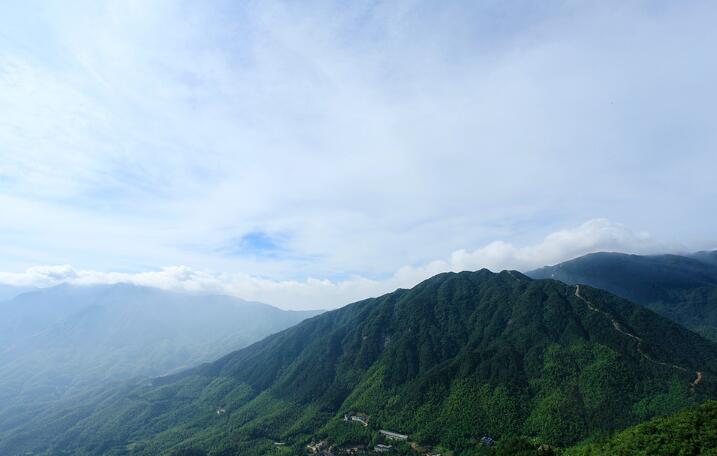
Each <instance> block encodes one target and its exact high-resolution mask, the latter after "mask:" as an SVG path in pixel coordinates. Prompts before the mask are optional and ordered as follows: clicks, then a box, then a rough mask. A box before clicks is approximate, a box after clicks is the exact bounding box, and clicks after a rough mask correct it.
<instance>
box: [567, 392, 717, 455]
mask: <svg viewBox="0 0 717 456" xmlns="http://www.w3.org/2000/svg"><path fill="white" fill-rule="evenodd" d="M564 454H565V455H566V456H601V455H604V456H617V455H626V456H627V455H630V456H632V455H644V456H660V455H664V456H682V455H685V456H686V455H694V454H701V455H717V402H715V401H708V402H705V403H704V404H702V405H700V406H699V407H695V408H691V409H689V410H684V411H680V412H678V413H676V414H674V415H671V416H667V417H662V418H656V419H654V420H652V421H649V422H647V423H643V424H639V425H637V426H634V427H631V428H629V429H627V430H625V431H622V432H619V433H617V434H615V435H614V436H612V437H610V438H609V439H605V440H601V441H599V442H596V443H592V444H589V445H582V446H577V447H574V448H570V449H568V450H566V451H565V452H564Z"/></svg>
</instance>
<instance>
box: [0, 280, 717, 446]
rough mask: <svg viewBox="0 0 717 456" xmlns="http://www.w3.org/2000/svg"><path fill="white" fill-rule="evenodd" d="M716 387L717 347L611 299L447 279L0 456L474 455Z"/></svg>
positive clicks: (370, 303)
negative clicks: (428, 451) (183, 454)
mask: <svg viewBox="0 0 717 456" xmlns="http://www.w3.org/2000/svg"><path fill="white" fill-rule="evenodd" d="M715 379H717V345H715V344H714V343H712V342H710V341H707V340H705V339H703V338H702V337H700V336H698V335H696V334H694V333H692V332H690V331H688V330H686V329H684V328H682V327H681V326H679V325H676V324H675V323H673V322H671V321H669V320H667V319H665V318H663V317H661V316H659V315H657V314H655V313H653V312H651V311H650V310H647V309H645V308H642V307H640V306H636V305H634V304H632V303H630V302H628V301H625V300H623V299H621V298H618V297H616V296H614V295H611V294H609V293H606V292H603V291H600V290H597V289H593V288H590V287H584V286H582V287H579V290H578V289H577V288H576V287H574V286H567V285H565V284H563V283H561V282H557V281H553V280H531V279H529V278H528V277H526V276H524V275H522V274H520V273H517V272H508V271H504V272H502V273H500V274H494V273H491V272H489V271H487V270H482V271H478V272H464V273H459V274H454V273H446V274H440V275H438V276H435V277H433V278H431V279H429V280H427V281H425V282H423V283H421V284H419V285H418V286H416V287H415V288H413V289H411V290H397V291H395V292H393V293H389V294H387V295H385V296H382V297H380V298H375V299H368V300H365V301H360V302H357V303H354V304H351V305H348V306H346V307H344V308H342V309H339V310H336V311H332V312H327V313H325V314H322V315H320V316H317V317H314V318H311V319H309V320H306V321H304V322H302V323H301V324H299V325H297V326H295V327H292V328H289V329H287V330H285V331H283V332H281V333H278V334H275V335H273V336H270V337H268V338H266V339H264V340H262V341H261V342H258V343H256V344H253V345H251V346H250V347H247V348H245V349H242V350H240V351H237V352H235V353H232V354H230V355H228V356H226V357H224V358H222V359H220V360H218V361H216V362H213V363H210V364H206V365H203V366H201V367H199V368H196V369H193V370H188V371H185V372H182V373H180V374H177V375H173V376H168V377H163V378H159V379H155V380H153V381H152V382H143V383H133V384H127V385H125V386H124V387H122V388H108V389H106V390H104V391H102V392H100V393H95V394H91V395H86V396H84V397H82V398H76V399H75V400H74V401H73V402H71V403H67V404H65V405H64V406H62V407H57V408H55V409H54V410H52V411H51V412H50V413H47V414H45V415H43V416H37V417H35V418H34V419H33V420H32V421H31V422H29V423H24V424H22V425H19V426H17V427H15V428H14V429H10V430H7V431H6V432H4V433H3V434H1V435H0V453H2V454H22V453H24V452H27V451H35V452H36V453H39V454H42V453H43V452H44V453H46V454H114V455H120V454H137V455H140V454H141V455H157V454H168V455H169V454H173V453H175V452H178V451H180V450H182V449H184V450H188V449H195V450H196V451H197V454H202V453H206V454H209V455H234V454H241V455H266V454H304V453H305V451H306V449H305V447H306V445H307V444H309V443H311V442H312V441H313V442H322V441H323V442H326V445H332V446H333V450H332V451H334V452H336V453H339V452H341V451H342V449H347V448H349V447H354V446H357V445H365V448H368V449H371V448H372V447H371V445H373V444H376V443H378V442H381V441H382V439H383V438H382V437H380V434H378V431H379V430H381V429H385V430H390V431H393V432H397V433H401V434H405V435H407V441H406V442H403V443H402V442H392V441H391V442H389V441H385V442H384V443H386V444H392V445H394V450H395V451H397V452H399V453H400V452H403V453H407V454H408V453H410V452H413V451H414V450H413V449H411V448H410V446H409V445H410V444H411V442H413V443H414V446H416V447H417V448H418V446H419V445H420V447H421V448H433V451H435V452H444V453H445V454H451V453H447V451H451V452H452V454H454V455H471V454H479V453H480V452H481V451H483V450H482V449H481V448H483V446H482V444H481V443H480V439H481V438H482V437H484V436H485V437H490V438H492V439H496V440H499V441H505V440H506V439H509V438H511V437H514V436H525V437H533V438H537V439H539V440H540V441H542V442H545V443H549V444H551V445H555V446H562V447H565V446H569V445H572V444H575V443H578V442H580V441H581V440H583V439H585V438H589V437H593V438H594V437H600V436H602V435H606V434H608V433H610V432H612V431H614V430H617V429H623V428H626V427H628V426H630V425H633V424H636V423H639V422H641V421H644V420H646V419H650V418H652V417H654V416H658V415H663V414H667V413H672V412H675V411H677V410H679V409H681V408H683V407H685V406H689V405H694V404H698V403H700V402H701V401H703V400H705V399H707V398H714V397H717V383H715ZM349 413H356V414H360V416H363V417H365V418H362V419H365V421H366V422H367V425H366V426H364V425H363V424H361V423H358V422H356V421H344V420H343V417H344V415H345V414H349ZM63 452H64V453H63ZM178 454H179V453H178Z"/></svg>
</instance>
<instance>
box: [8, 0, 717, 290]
mask: <svg viewBox="0 0 717 456" xmlns="http://www.w3.org/2000/svg"><path fill="white" fill-rule="evenodd" d="M715 5H717V4H715V3H714V2H700V1H687V2H681V3H680V5H679V6H678V5H667V4H665V5H659V6H654V5H650V6H648V5H645V4H642V3H638V4H635V3H629V4H626V3H625V2H610V1H607V2H597V3H593V4H588V3H579V2H578V3H566V2H555V3H551V2H541V3H540V4H539V5H536V6H535V7H534V8H530V9H529V11H526V9H525V8H524V7H523V6H524V5H520V4H514V3H512V2H510V1H508V2H458V3H455V4H454V3H450V2H440V3H435V2H423V1H420V0H419V1H406V2H404V1H395V2H378V3H377V2H372V1H365V2H364V1H361V0H358V1H355V2H353V1H352V2H348V3H346V2H341V3H340V4H339V3H331V2H311V1H309V2H302V3H301V4H298V3H292V2H280V1H278V2H275V1H268V2H251V1H250V2H224V1H222V0H220V1H217V2H168V1H158V2H152V1H146V2H145V1H141V2H137V1H135V2H94V1H82V0H78V1H74V2H66V1H54V2H53V1H47V2H39V3H35V2H3V3H2V5H0V30H2V33H1V34H0V107H1V109H0V208H1V209H2V210H1V211H0V240H1V242H0V269H5V270H23V269H27V268H29V267H31V266H33V265H38V264H66V263H67V264H74V265H83V267H84V268H87V269H92V270H128V271H144V270H150V269H151V270H156V269H158V268H159V266H161V265H168V264H170V265H176V264H186V265H191V266H192V268H193V270H208V271H226V272H227V273H236V274H239V275H240V274H241V273H242V272H244V271H251V274H253V275H256V276H261V277H267V278H269V279H271V280H274V281H276V282H277V283H283V282H284V281H287V280H288V281H289V283H293V282H291V281H292V280H296V281H297V282H296V283H298V284H305V283H306V282H307V279H308V278H309V277H328V276H333V275H334V274H340V275H342V276H345V275H348V276H358V277H376V276H384V275H386V274H392V273H393V272H394V271H398V270H400V269H401V267H402V266H403V265H406V264H410V265H417V264H418V265H423V264H430V262H431V261H432V260H433V259H435V258H442V257H443V256H444V255H446V252H453V251H457V250H459V249H461V248H467V247H471V248H472V247H473V246H480V245H486V247H485V250H484V249H480V250H479V251H477V252H471V253H465V254H464V253H457V254H456V258H455V259H446V260H445V261H446V262H447V263H455V264H459V263H461V262H463V263H465V265H467V266H468V265H476V264H479V263H483V262H485V263H486V264H488V265H496V266H500V265H502V264H507V263H509V262H511V261H515V262H517V263H518V264H528V263H530V261H529V257H530V255H531V254H532V253H531V252H527V251H523V250H522V249H520V248H519V247H515V248H514V249H515V250H514V251H513V250H512V248H511V247H510V245H502V244H495V245H491V246H488V243H489V242H490V241H491V240H493V239H503V240H505V241H506V242H507V241H509V242H510V243H512V244H513V245H515V246H519V245H532V244H536V243H537V241H538V239H537V238H536V237H535V234H534V233H544V232H548V231H551V230H554V229H556V228H557V227H561V226H572V225H575V224H577V223H579V222H581V221H584V220H587V219H589V218H592V217H595V216H596V214H599V215H600V216H603V217H606V218H609V219H611V220H621V221H624V222H625V223H627V224H628V225H630V226H641V227H646V228H649V229H650V230H651V232H653V233H654V234H655V235H656V236H659V237H660V238H661V239H667V240H669V241H675V240H677V241H679V242H684V243H687V244H689V245H690V246H692V247H694V248H696V249H697V248H700V247H703V246H706V245H713V244H714V241H715V239H714V233H715V227H716V226H717V211H714V210H712V208H713V206H714V201H715V200H717V186H714V185H711V183H712V180H714V179H713V170H714V169H715V168H717V155H715V153H714V151H715V150H716V149H717V137H716V136H715V132H716V131H717V123H716V122H717V116H714V115H713V111H714V106H715V105H717V91H714V90H711V87H712V86H713V81H714V80H717V60H715V59H714V58H712V54H713V52H714V51H713V49H712V47H713V46H711V43H713V42H715V41H716V40H717V29H716V28H715V27H714V20H713V18H714V17H715V13H716V12H717V9H716V6H715ZM253 232H259V233H268V234H269V235H272V234H274V235H276V236H278V237H281V239H282V240H284V242H283V244H282V255H276V256H275V257H273V258H270V259H267V258H255V257H252V256H251V255H242V254H241V252H239V254H237V255H228V254H227V252H231V251H233V249H231V248H226V247H227V246H228V245H230V244H231V242H232V241H233V240H236V239H241V238H242V236H244V235H245V234H247V233H253ZM544 255H545V256H546V257H549V255H548V254H547V253H545V254H544ZM451 267H452V266H451ZM328 288H330V289H332V290H333V289H336V288H335V287H334V288H331V287H328ZM300 289H301V290H304V289H305V288H300ZM306 293H308V292H306ZM337 293H338V292H337ZM332 296H333V295H332ZM336 296H339V294H336ZM331 299H334V298H331ZM337 299H338V298H337ZM332 302H334V301H332Z"/></svg>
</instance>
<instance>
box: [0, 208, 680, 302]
mask: <svg viewBox="0 0 717 456" xmlns="http://www.w3.org/2000/svg"><path fill="white" fill-rule="evenodd" d="M675 249H676V247H675V246H667V245H664V244H661V243H659V242H657V241H655V240H654V239H653V238H652V237H651V236H650V235H649V234H647V233H643V232H634V231H632V230H630V229H629V228H627V227H625V226H624V225H621V224H618V223H612V222H610V221H608V220H604V219H597V220H591V221H588V222H586V223H584V224H582V225H580V226H578V227H575V228H572V229H566V230H561V231H558V232H555V233H551V234H549V235H548V236H546V237H545V238H544V239H543V240H542V241H541V242H539V243H537V244H535V245H528V246H522V247H518V246H515V245H512V244H510V243H507V242H503V241H496V242H492V243H490V244H488V245H486V246H484V247H481V248H479V249H476V250H473V251H471V252H467V251H465V250H458V251H456V252H454V253H453V254H452V255H450V257H449V259H446V260H436V261H432V262H429V263H427V264H425V265H423V266H420V267H410V266H404V267H402V268H399V269H398V270H397V271H396V272H395V273H394V274H392V275H391V276H390V277H388V278H386V279H383V280H371V279H367V278H365V277H360V276H355V277H350V278H347V279H344V280H338V281H332V280H328V279H316V278H309V279H306V280H302V281H296V280H271V279H266V278H260V277H255V276H251V275H248V274H241V273H215V272H209V271H199V270H194V269H192V268H189V267H186V266H172V267H165V268H161V269H160V270H156V271H149V272H140V273H120V272H98V271H91V270H78V269H75V268H73V267H71V266H69V265H62V266H36V267H32V268H29V269H28V270H27V271H25V272H20V273H8V272H2V273H0V284H7V285H15V286H36V287H47V286H52V285H57V284H60V283H70V284H75V285H97V284H111V283H132V284H136V285H143V286H150V287H157V288H162V289H167V290H177V291H186V292H193V293H221V294H229V295H234V296H238V297H241V298H243V299H248V300H257V301H263V302H267V303H270V304H274V305H277V306H279V307H282V308H287V309H315V308H334V307H338V306H341V305H344V304H347V303H349V302H353V301H356V300H359V299H363V298H367V297H371V296H378V295H380V294H383V293H386V292H389V291H393V290H394V289H396V288H409V287H412V286H414V285H416V284H417V283H418V282H420V281H422V280H424V279H426V278H428V277H430V276H433V275H435V274H438V273H440V272H445V271H463V270H476V269H481V268H488V269H491V270H494V271H499V270H502V269H518V270H523V271H527V270H530V269H533V268H537V267H540V266H544V265H548V264H554V263H557V262H561V261H565V260H568V259H571V258H575V257H577V256H580V255H584V254H587V253H591V252H597V251H622V252H630V253H655V252H658V251H661V252H664V251H673V250H675Z"/></svg>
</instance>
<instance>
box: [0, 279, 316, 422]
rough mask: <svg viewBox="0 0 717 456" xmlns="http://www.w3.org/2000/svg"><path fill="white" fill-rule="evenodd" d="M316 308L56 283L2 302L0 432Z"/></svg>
mask: <svg viewBox="0 0 717 456" xmlns="http://www.w3.org/2000/svg"><path fill="white" fill-rule="evenodd" d="M316 313H317V312H288V311H283V310H280V309H277V308H275V307H271V306H269V305H266V304H261V303H256V302H247V301H243V300H241V299H237V298H232V297H229V296H198V295H188V294H182V293H172V292H168V291H163V290H159V289H154V288H144V287H137V286H132V285H111V286H91V287H74V286H67V285H62V286H58V287H54V288H49V289H44V290H38V291H33V292H29V293H25V294H21V295H19V296H17V297H16V298H14V299H12V300H10V301H6V302H3V303H0V430H1V429H3V428H5V427H7V426H9V425H10V424H12V423H17V422H21V421H22V420H23V419H26V418H27V417H31V416H34V415H35V414H36V413H39V411H40V410H43V409H44V408H45V407H46V406H47V404H48V403H50V402H51V401H54V400H58V399H61V398H63V397H71V396H74V395H75V394H77V393H78V392H82V391H85V390H87V389H92V388H97V387H98V386H99V385H101V384H102V383H104V382H108V381H117V380H126V379H129V378H132V377H136V376H159V375H164V374H167V373H170V372H176V371H177V370H180V369H186V368H189V367H193V366H196V365H197V364H199V363H202V362H206V361H210V360H214V359H217V358H218V357H220V356H222V355H225V354H227V353H229V352H231V351H234V350H236V349H239V348H242V347H245V346H247V345H249V344H250V343H252V342H256V341H257V340H259V339H261V338H263V337H265V336H267V335H269V334H272V333H275V332H277V331H280V330H282V329H285V328H287V327H289V326H291V325H293V324H296V323H298V322H299V321H301V320H303V319H304V318H307V317H310V316H313V315H316Z"/></svg>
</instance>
